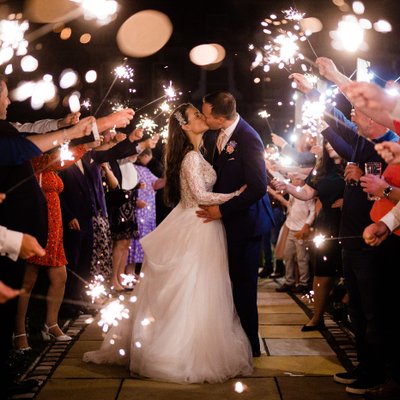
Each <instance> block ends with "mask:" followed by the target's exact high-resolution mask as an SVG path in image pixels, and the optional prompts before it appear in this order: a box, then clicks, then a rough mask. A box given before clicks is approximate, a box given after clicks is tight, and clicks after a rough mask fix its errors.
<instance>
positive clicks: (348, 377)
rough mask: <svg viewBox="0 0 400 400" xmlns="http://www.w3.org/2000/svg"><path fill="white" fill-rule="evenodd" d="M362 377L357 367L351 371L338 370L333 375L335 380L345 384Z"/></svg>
mask: <svg viewBox="0 0 400 400" xmlns="http://www.w3.org/2000/svg"><path fill="white" fill-rule="evenodd" d="M359 377H360V371H359V370H358V369H357V368H356V369H353V371H350V372H338V373H337V374H335V375H333V380H334V381H335V382H337V383H342V384H343V385H350V384H351V383H353V382H355V381H356V380H357V379H358V378H359Z"/></svg>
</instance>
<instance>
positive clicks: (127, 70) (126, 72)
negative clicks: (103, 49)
mask: <svg viewBox="0 0 400 400" xmlns="http://www.w3.org/2000/svg"><path fill="white" fill-rule="evenodd" d="M114 74H115V76H116V77H117V78H118V79H120V80H121V82H123V81H124V80H127V81H129V82H133V75H134V70H133V68H131V67H130V66H129V65H125V64H122V65H118V67H115V68H114Z"/></svg>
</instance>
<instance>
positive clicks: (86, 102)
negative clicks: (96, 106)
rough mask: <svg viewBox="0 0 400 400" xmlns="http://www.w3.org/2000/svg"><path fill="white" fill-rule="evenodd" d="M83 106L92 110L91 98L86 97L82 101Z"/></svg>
mask: <svg viewBox="0 0 400 400" xmlns="http://www.w3.org/2000/svg"><path fill="white" fill-rule="evenodd" d="M81 107H83V108H86V110H90V108H91V107H92V103H91V101H90V100H89V99H85V100H83V101H82V103H81Z"/></svg>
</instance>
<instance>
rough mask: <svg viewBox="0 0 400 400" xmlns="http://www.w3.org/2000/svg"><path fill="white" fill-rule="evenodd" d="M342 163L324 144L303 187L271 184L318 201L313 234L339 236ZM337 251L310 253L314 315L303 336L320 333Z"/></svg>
mask: <svg viewBox="0 0 400 400" xmlns="http://www.w3.org/2000/svg"><path fill="white" fill-rule="evenodd" d="M343 169H344V167H343V161H342V159H341V158H340V157H339V156H338V154H337V153H336V152H335V151H334V150H333V148H332V146H330V144H329V143H328V142H327V141H326V140H325V141H324V145H323V151H322V157H320V158H319V159H318V161H317V165H316V166H315V168H314V169H313V171H312V172H311V173H310V175H309V176H308V177H307V179H306V185H305V186H303V187H302V188H301V189H300V190H298V187H296V186H294V185H291V184H286V183H284V182H280V181H277V180H275V181H273V185H274V186H275V188H276V189H277V190H282V191H286V192H288V193H289V194H291V195H292V196H293V197H296V198H298V199H300V200H304V201H306V200H310V199H312V198H315V197H318V198H319V200H320V202H321V204H322V208H321V210H320V211H319V213H318V216H317V219H316V221H315V225H314V229H315V232H316V234H324V235H326V236H333V237H336V236H337V235H338V233H339V223H340V215H341V205H342V200H343V191H344V186H345V183H344V180H343ZM340 252H341V247H340V245H339V243H338V242H337V241H332V242H330V243H329V244H328V245H326V246H323V247H322V248H317V249H315V251H313V256H314V258H315V259H314V263H313V264H314V266H315V271H314V279H313V291H314V315H313V317H312V318H311V319H310V321H309V322H308V323H307V324H306V325H304V326H303V328H302V329H301V330H302V331H303V332H308V331H314V330H318V329H324V328H325V324H324V311H325V309H326V305H327V302H328V298H329V294H330V292H331V290H332V288H333V284H334V281H335V278H338V277H341V276H342V258H341V254H340Z"/></svg>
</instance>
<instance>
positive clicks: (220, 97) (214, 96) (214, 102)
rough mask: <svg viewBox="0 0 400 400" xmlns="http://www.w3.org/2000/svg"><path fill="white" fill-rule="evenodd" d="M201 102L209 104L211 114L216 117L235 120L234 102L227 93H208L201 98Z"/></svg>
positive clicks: (219, 91) (222, 91) (231, 96)
mask: <svg viewBox="0 0 400 400" xmlns="http://www.w3.org/2000/svg"><path fill="white" fill-rule="evenodd" d="M203 102H204V103H208V104H211V110H212V113H213V114H214V115H216V116H221V117H225V118H226V119H235V118H236V100H235V98H234V97H233V95H232V94H231V93H229V92H226V91H224V90H218V91H216V92H212V93H209V94H207V95H205V96H204V97H203Z"/></svg>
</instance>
